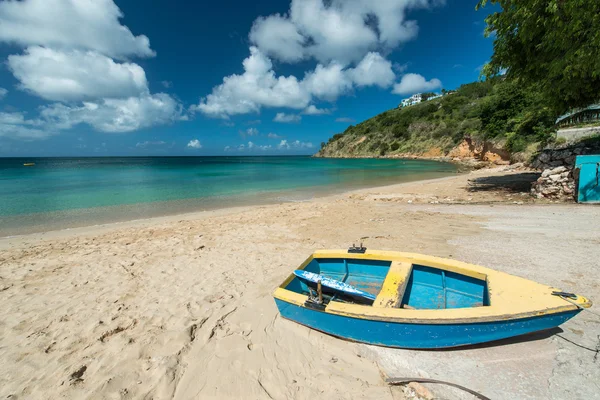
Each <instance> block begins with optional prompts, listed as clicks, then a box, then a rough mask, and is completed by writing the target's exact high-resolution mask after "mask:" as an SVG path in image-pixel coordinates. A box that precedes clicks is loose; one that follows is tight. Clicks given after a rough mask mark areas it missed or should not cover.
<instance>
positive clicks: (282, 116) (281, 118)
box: [273, 112, 302, 123]
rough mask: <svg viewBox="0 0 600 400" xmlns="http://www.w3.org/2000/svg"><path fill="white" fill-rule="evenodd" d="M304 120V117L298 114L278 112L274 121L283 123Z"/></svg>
mask: <svg viewBox="0 0 600 400" xmlns="http://www.w3.org/2000/svg"><path fill="white" fill-rule="evenodd" d="M300 120H302V117H301V116H299V115H296V114H286V113H282V112H280V113H277V114H276V115H275V118H273V121H275V122H283V123H298V122H300Z"/></svg>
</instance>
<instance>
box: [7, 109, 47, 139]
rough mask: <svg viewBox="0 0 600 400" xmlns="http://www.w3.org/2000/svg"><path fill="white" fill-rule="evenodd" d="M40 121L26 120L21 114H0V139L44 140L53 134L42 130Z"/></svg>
mask: <svg viewBox="0 0 600 400" xmlns="http://www.w3.org/2000/svg"><path fill="white" fill-rule="evenodd" d="M42 123H43V122H42V121H40V120H32V119H27V118H26V117H25V114H24V113H22V112H10V113H7V112H0V137H9V138H13V139H23V140H33V139H45V138H47V137H49V136H50V135H52V134H53V133H54V132H53V131H52V130H50V129H42V128H41V125H42Z"/></svg>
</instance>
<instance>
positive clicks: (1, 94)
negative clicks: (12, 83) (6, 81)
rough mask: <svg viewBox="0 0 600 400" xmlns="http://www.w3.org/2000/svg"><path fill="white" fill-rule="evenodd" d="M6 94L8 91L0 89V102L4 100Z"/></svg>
mask: <svg viewBox="0 0 600 400" xmlns="http://www.w3.org/2000/svg"><path fill="white" fill-rule="evenodd" d="M7 94H8V90H6V89H4V88H2V87H0V100H2V99H3V98H4V96H6V95H7Z"/></svg>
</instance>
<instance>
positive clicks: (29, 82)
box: [8, 46, 148, 101]
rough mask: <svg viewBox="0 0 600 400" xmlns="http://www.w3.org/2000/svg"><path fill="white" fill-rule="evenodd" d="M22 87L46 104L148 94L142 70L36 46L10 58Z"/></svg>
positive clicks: (88, 53)
mask: <svg viewBox="0 0 600 400" xmlns="http://www.w3.org/2000/svg"><path fill="white" fill-rule="evenodd" d="M8 67H9V68H10V70H11V71H12V73H13V74H14V76H15V77H16V78H17V79H18V80H19V81H20V82H21V85H20V87H21V88H22V89H24V90H26V91H28V92H31V93H33V94H36V95H38V96H39V97H42V98H44V99H46V100H57V101H77V100H90V99H97V98H102V97H110V98H115V97H131V96H137V95H140V94H142V93H146V92H148V82H147V81H146V74H145V72H144V70H143V69H142V67H140V66H139V65H137V64H132V63H115V62H114V61H113V60H112V59H111V58H108V57H106V56H103V55H101V54H98V53H96V52H92V51H86V52H83V51H79V50H71V51H68V52H63V51H57V50H52V49H49V48H44V47H39V46H34V47H29V48H28V49H26V50H25V54H22V55H11V56H9V57H8Z"/></svg>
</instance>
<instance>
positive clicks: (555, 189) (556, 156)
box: [530, 141, 600, 200]
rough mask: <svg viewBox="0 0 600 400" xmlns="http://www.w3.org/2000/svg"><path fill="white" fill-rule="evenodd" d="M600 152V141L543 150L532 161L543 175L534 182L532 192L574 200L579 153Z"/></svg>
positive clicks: (553, 197)
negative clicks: (576, 165) (575, 172)
mask: <svg viewBox="0 0 600 400" xmlns="http://www.w3.org/2000/svg"><path fill="white" fill-rule="evenodd" d="M598 153H600V141H596V142H588V141H584V142H580V143H577V144H574V145H570V146H566V147H559V148H554V149H545V150H542V151H541V152H540V153H539V154H538V155H537V156H536V157H535V159H534V161H533V162H532V163H531V165H530V166H531V167H532V168H535V169H538V170H541V171H542V175H541V176H540V177H539V178H538V180H537V181H536V182H534V183H533V185H532V188H531V193H532V195H534V196H535V197H537V198H539V199H542V198H547V199H556V200H573V199H575V198H576V194H577V190H576V188H577V182H576V177H575V176H574V168H575V159H576V157H577V156H578V155H586V154H598Z"/></svg>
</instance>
